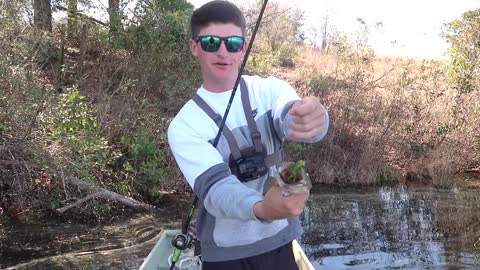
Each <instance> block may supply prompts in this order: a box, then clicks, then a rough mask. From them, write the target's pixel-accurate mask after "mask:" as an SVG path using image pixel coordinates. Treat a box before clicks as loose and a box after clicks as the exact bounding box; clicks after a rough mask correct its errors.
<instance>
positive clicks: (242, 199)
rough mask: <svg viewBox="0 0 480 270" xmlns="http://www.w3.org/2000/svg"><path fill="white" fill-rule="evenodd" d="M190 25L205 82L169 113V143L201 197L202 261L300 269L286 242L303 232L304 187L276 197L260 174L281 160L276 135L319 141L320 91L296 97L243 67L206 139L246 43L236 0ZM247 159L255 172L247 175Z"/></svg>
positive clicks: (271, 171)
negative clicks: (177, 109) (221, 127)
mask: <svg viewBox="0 0 480 270" xmlns="http://www.w3.org/2000/svg"><path fill="white" fill-rule="evenodd" d="M191 27H192V39H191V40H190V43H189V45H190V49H191V52H192V54H193V55H194V56H195V57H197V58H198V61H199V63H200V67H201V71H202V78H203V84H202V86H201V87H200V88H199V89H198V90H197V93H196V97H195V98H193V99H192V100H190V101H188V102H187V103H186V104H185V105H184V106H183V107H182V109H181V110H180V112H179V113H178V114H177V115H176V116H175V118H174V119H173V120H172V122H171V124H170V126H169V129H168V141H169V144H170V147H171V150H172V152H173V154H174V156H175V159H176V161H177V163H178V166H179V167H180V169H181V171H182V173H183V175H184V176H185V178H186V180H187V181H188V183H189V184H190V186H191V187H192V188H193V190H194V192H195V194H196V195H197V196H198V198H199V202H200V203H199V207H198V216H197V233H198V236H199V238H200V242H201V248H202V259H203V269H206V270H212V269H213V270H214V269H228V270H243V269H252V270H253V269H258V270H260V269H261V270H269V269H282V270H289V269H298V266H297V264H296V262H295V258H294V255H293V251H292V241H293V240H295V239H298V238H299V237H300V236H301V235H302V233H303V231H302V228H301V226H300V223H299V220H298V216H299V215H300V214H301V213H302V211H303V208H304V207H305V202H306V200H307V199H308V197H309V193H308V192H304V193H302V194H295V195H291V196H283V195H282V191H281V189H280V187H278V186H276V185H273V186H271V187H270V186H269V185H267V184H266V180H267V178H268V177H270V176H273V175H275V174H276V172H277V166H278V165H279V164H280V163H281V156H279V155H278V153H279V152H280V151H281V149H280V148H281V145H282V141H283V140H285V139H286V140H295V141H302V142H308V143H313V142H316V141H319V140H320V139H322V138H323V137H324V136H325V134H326V132H327V129H328V124H329V120H328V114H327V112H326V110H325V108H324V107H323V106H322V105H321V104H320V101H319V99H318V98H316V97H305V98H303V99H301V98H299V96H298V95H297V94H296V93H295V91H294V90H293V88H292V87H291V86H290V85H288V84H287V83H286V82H284V81H282V80H279V79H277V78H273V77H270V78H261V77H258V76H245V75H244V76H242V81H243V82H242V83H241V84H240V85H239V88H238V89H239V91H238V92H237V94H236V95H235V98H234V100H233V103H232V105H231V110H230V113H229V114H228V117H227V120H226V125H225V129H226V130H227V131H225V130H224V132H223V135H222V136H221V138H220V140H219V143H218V145H217V146H216V147H214V146H213V142H214V139H215V137H216V135H217V132H218V130H219V125H220V122H221V117H223V114H224V112H225V109H226V107H227V104H228V101H229V98H230V95H231V93H232V88H233V87H234V84H235V81H236V78H237V75H238V72H239V66H240V64H241V61H242V58H243V56H244V54H245V51H246V47H247V44H246V41H245V18H244V16H243V14H242V13H241V11H240V10H239V9H238V8H237V7H236V6H235V5H233V4H231V3H229V2H226V1H212V2H209V3H207V4H205V5H203V6H202V7H200V8H198V9H197V10H195V11H194V13H193V15H192V18H191ZM245 93H246V95H244V94H245ZM242 95H244V96H242ZM246 97H247V98H246ZM247 103H249V105H250V106H246V105H245V104H247ZM250 110H251V111H250ZM252 119H253V121H252ZM249 120H250V121H249ZM252 122H254V124H253V125H252ZM255 125H256V126H255ZM252 126H255V127H252ZM232 140H233V142H232ZM259 142H261V145H260V143H259ZM259 145H260V147H258V146H259ZM259 149H260V150H259ZM238 150H240V151H238ZM238 152H241V153H240V155H241V158H239V157H238ZM260 152H261V162H260V165H259V163H258V162H259V159H258V156H259V155H258V154H259V153H260ZM235 153H236V154H237V155H235ZM245 160H248V161H250V163H248V162H245V163H243V162H244V161H245ZM268 160H270V162H269V161H268ZM272 160H273V162H272ZM279 161H280V162H279ZM262 162H265V163H262ZM273 163H275V164H273ZM239 164H243V165H245V166H246V167H243V168H242V167H241V166H240V165H239ZM251 164H254V166H253V167H254V168H253V171H254V172H253V174H248V172H250V171H249V170H250V169H251V166H250V165H251ZM249 166H250V167H249ZM245 168H247V169H246V170H245ZM248 168H250V169H248ZM256 173H258V175H256Z"/></svg>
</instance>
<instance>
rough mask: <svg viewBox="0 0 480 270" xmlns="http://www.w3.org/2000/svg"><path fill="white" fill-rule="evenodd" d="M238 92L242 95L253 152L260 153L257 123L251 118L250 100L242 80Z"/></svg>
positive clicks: (260, 143) (260, 140)
mask: <svg viewBox="0 0 480 270" xmlns="http://www.w3.org/2000/svg"><path fill="white" fill-rule="evenodd" d="M240 92H241V93H242V105H243V112H244V113H245V117H246V118H247V123H248V129H249V130H250V136H251V137H252V141H253V145H254V146H255V152H257V153H262V152H263V147H262V139H261V135H260V132H259V131H258V129H257V123H256V122H255V119H254V118H253V114H252V106H251V105H250V99H249V97H248V88H247V84H246V83H245V80H244V79H243V78H241V80H240Z"/></svg>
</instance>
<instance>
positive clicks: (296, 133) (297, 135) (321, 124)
mask: <svg viewBox="0 0 480 270" xmlns="http://www.w3.org/2000/svg"><path fill="white" fill-rule="evenodd" d="M288 113H289V114H290V116H291V117H292V122H291V125H290V129H289V130H288V137H289V138H291V139H298V140H302V141H311V140H312V139H313V138H314V137H315V136H317V135H318V134H320V133H321V132H322V131H324V130H325V129H326V128H327V127H326V125H328V123H327V121H326V120H325V119H326V117H325V114H326V113H327V110H326V109H325V107H324V106H323V105H322V104H321V103H320V99H319V98H317V97H314V96H310V97H305V98H304V99H303V100H302V101H301V102H297V103H295V104H293V106H292V108H290V111H289V112H288Z"/></svg>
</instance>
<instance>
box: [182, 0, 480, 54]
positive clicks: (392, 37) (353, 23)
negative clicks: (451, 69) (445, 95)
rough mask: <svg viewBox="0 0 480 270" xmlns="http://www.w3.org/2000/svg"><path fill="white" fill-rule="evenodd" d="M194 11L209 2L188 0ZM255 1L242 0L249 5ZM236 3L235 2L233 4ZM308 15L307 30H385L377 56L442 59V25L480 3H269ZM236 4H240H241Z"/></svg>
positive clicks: (377, 37)
mask: <svg viewBox="0 0 480 270" xmlns="http://www.w3.org/2000/svg"><path fill="white" fill-rule="evenodd" d="M188 1H189V2H190V3H192V4H193V5H194V6H195V8H197V7H199V6H201V5H202V4H204V3H206V2H209V0H188ZM247 1H253V0H242V1H241V2H247ZM234 2H235V1H234ZM269 2H278V3H280V4H282V5H286V6H289V5H290V6H292V5H293V6H295V7H299V8H301V9H302V10H304V11H305V17H306V19H305V25H306V27H307V28H310V27H313V28H317V29H319V28H320V26H321V24H322V22H323V20H324V18H325V17H326V16H328V18H329V19H328V20H329V22H330V24H331V25H332V26H334V27H335V29H336V30H338V31H341V32H344V33H346V34H348V33H352V32H354V31H355V30H356V29H358V27H359V23H358V22H357V18H362V19H363V20H364V21H365V22H366V23H367V25H369V26H371V29H373V25H375V24H376V23H377V22H381V23H382V25H383V26H382V27H381V28H380V29H379V30H376V31H374V32H373V33H372V36H371V42H372V44H371V45H372V47H373V48H374V50H375V53H376V55H379V56H408V57H418V58H427V59H442V58H444V53H445V51H446V50H447V48H448V44H447V42H446V40H445V39H443V38H441V37H440V33H441V31H442V27H443V24H444V23H445V22H450V21H452V20H454V19H460V18H461V16H462V14H463V13H464V12H466V11H469V10H475V9H479V8H480V0H402V1H400V0H395V1H392V0H390V1H388V0H270V1H269ZM236 3H240V2H239V1H238V0H237V1H236Z"/></svg>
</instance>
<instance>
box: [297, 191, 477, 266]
mask: <svg viewBox="0 0 480 270" xmlns="http://www.w3.org/2000/svg"><path fill="white" fill-rule="evenodd" d="M479 202H480V196H479V194H478V192H477V191H476V190H470V191H460V190H455V189H454V190H450V191H445V190H435V189H423V190H421V189H416V190H409V189H407V188H405V187H396V188H391V187H383V188H379V189H376V190H373V191H372V190H371V191H362V192H344V193H336V192H321V191H318V192H314V193H313V194H312V198H311V200H310V201H309V204H308V205H307V208H306V210H305V212H304V215H303V216H302V223H303V225H304V228H305V234H304V236H303V238H302V245H303V247H304V249H305V253H306V254H307V256H308V257H309V258H310V259H311V260H312V262H313V264H314V266H315V269H317V270H320V269H352V270H353V269H480V211H479V210H480V203H479Z"/></svg>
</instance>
